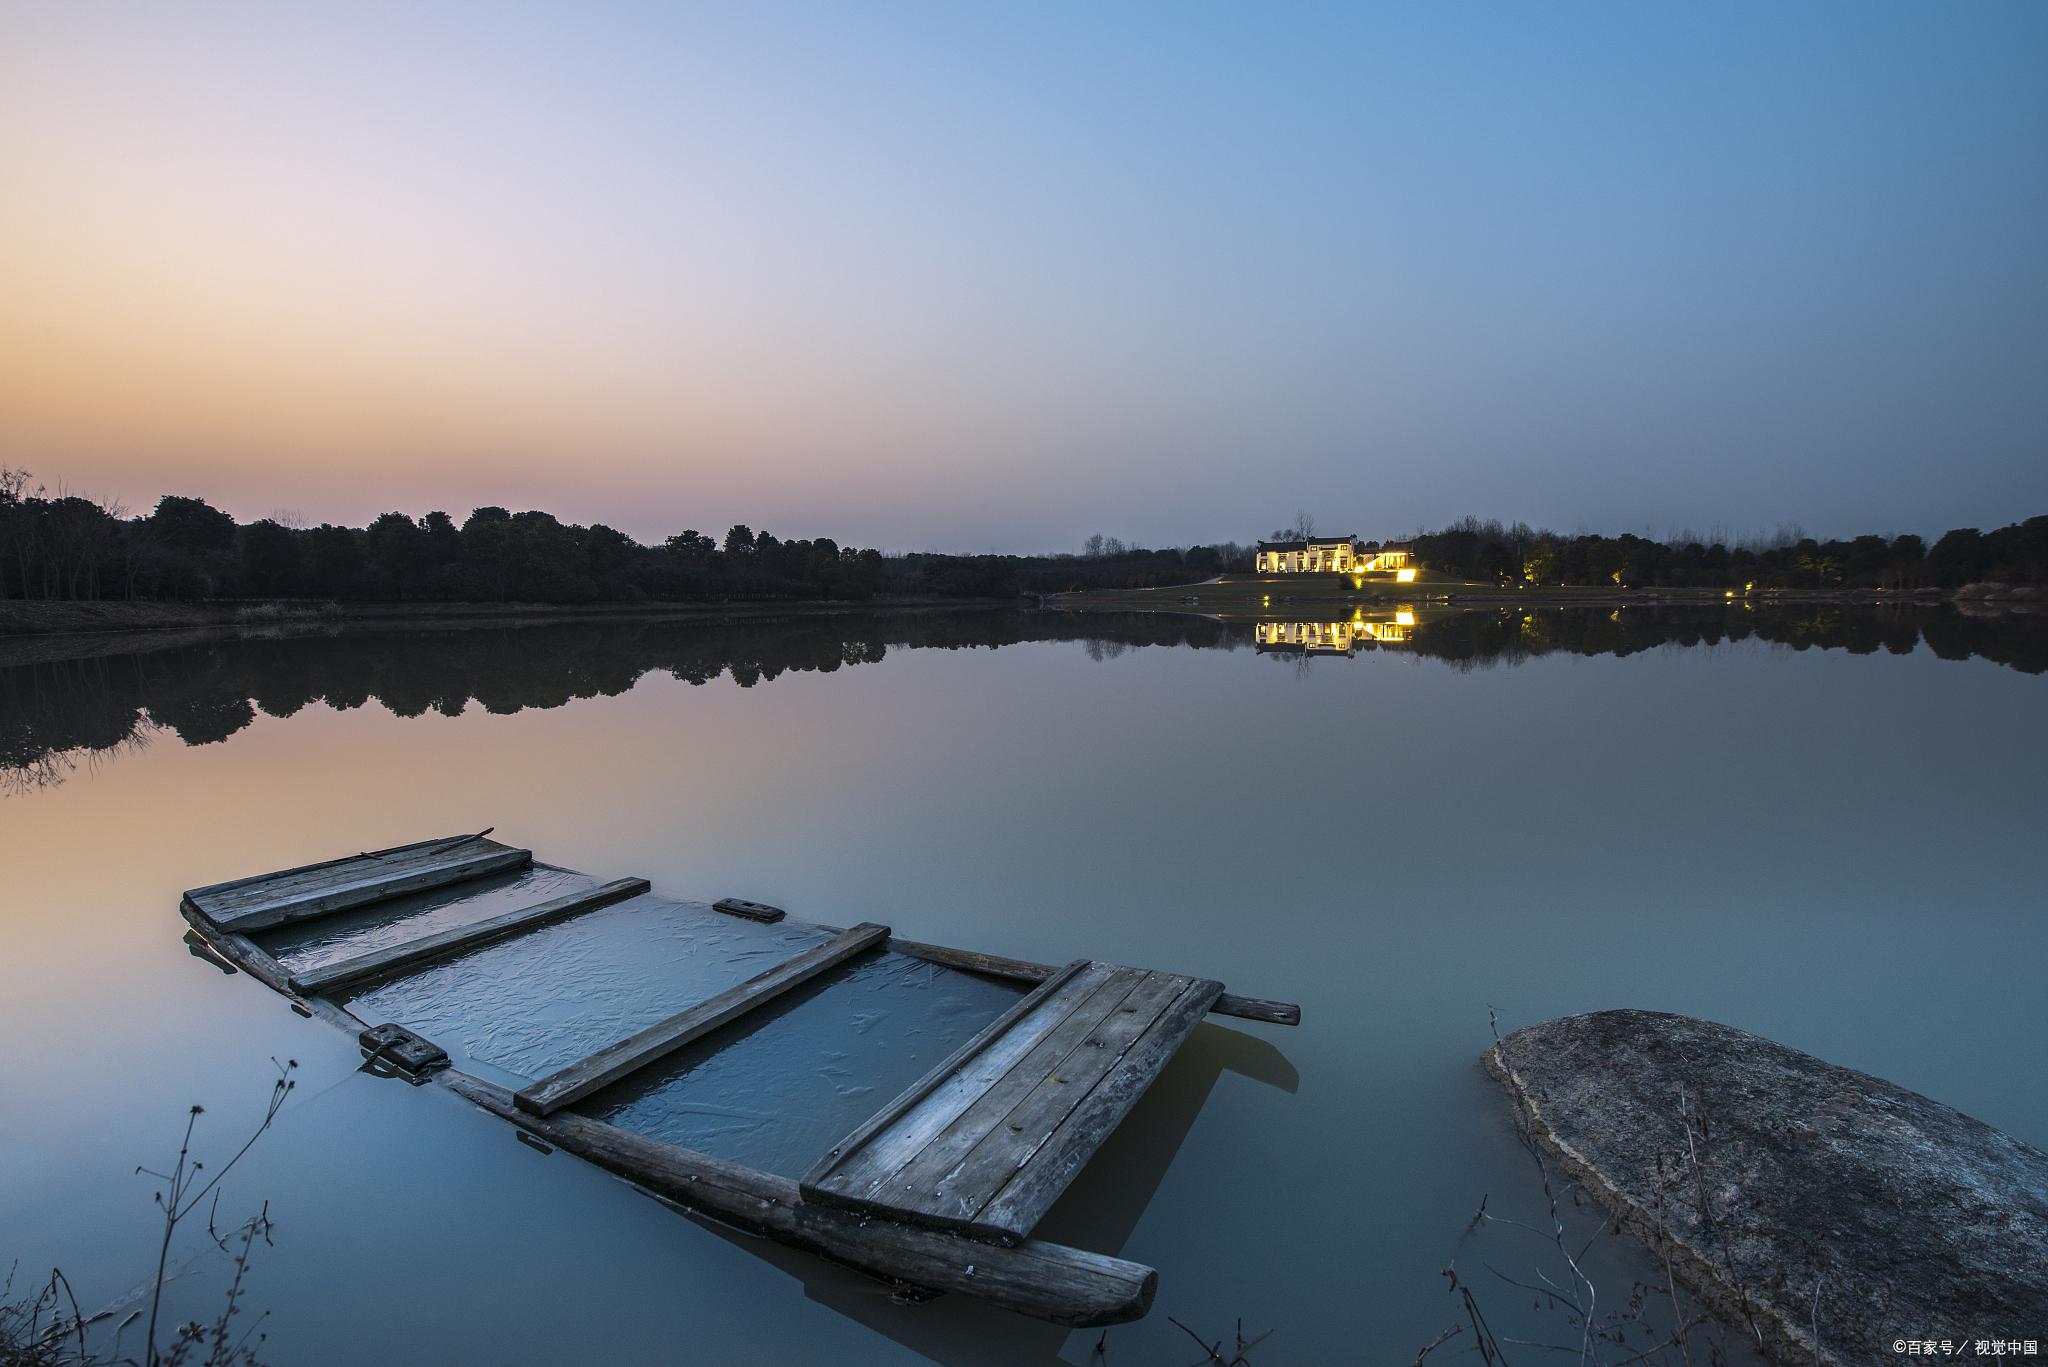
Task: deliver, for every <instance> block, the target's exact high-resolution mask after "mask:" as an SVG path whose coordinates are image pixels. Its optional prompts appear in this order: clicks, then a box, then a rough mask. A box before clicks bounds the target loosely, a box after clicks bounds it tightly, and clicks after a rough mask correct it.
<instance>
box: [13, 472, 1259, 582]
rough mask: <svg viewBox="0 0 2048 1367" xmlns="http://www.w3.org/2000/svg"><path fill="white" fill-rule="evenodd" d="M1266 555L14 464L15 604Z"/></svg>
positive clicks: (964, 578) (1014, 578)
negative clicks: (247, 509) (348, 520)
mask: <svg viewBox="0 0 2048 1367" xmlns="http://www.w3.org/2000/svg"><path fill="white" fill-rule="evenodd" d="M1239 563H1241V564H1242V565H1243V566H1245V567H1247V568H1249V566H1250V564H1251V553H1250V551H1249V550H1248V549H1247V548H1244V547H1241V546H1236V545H1223V546H1191V547H1184V548H1178V549H1173V550H1159V551H1148V550H1144V549H1142V548H1139V547H1133V546H1127V545H1125V544H1124V543H1123V542H1121V541H1118V540H1117V539H1116V538H1114V537H1100V536H1097V537H1092V538H1090V542H1089V553H1084V554H1078V555H1047V556H1015V555H939V554H925V553H911V554H907V555H884V554H882V553H881V552H880V551H876V550H863V549H859V548H856V547H854V546H842V545H840V544H839V542H837V541H835V540H833V539H832V538H831V537H825V536H821V537H817V538H815V539H812V540H808V541H806V540H783V539H781V538H779V537H777V536H775V535H774V534H773V533H771V532H768V531H765V530H764V531H759V532H756V531H754V530H753V529H752V528H750V527H747V526H744V525H742V526H735V527H732V528H729V529H728V530H727V531H726V533H725V535H724V536H723V537H722V538H713V537H711V536H707V535H705V534H704V533H702V532H699V531H696V530H695V529H690V530H685V531H682V532H678V533H677V534H676V535H674V536H671V537H669V538H668V539H667V540H666V541H663V542H662V543H661V544H659V545H655V546H649V545H645V544H643V543H641V542H638V541H635V540H634V539H633V538H632V537H630V536H628V535H626V534H625V533H624V532H622V531H619V530H618V529H616V528H614V527H607V526H605V525H603V524H602V523H593V524H592V525H590V526H587V527H584V526H578V525H576V524H573V523H565V522H561V521H559V520H557V519H556V518H555V517H554V516H552V515H551V514H548V513H543V512H523V513H514V512H509V511H507V510H506V509H504V508H478V509H477V510H475V511H474V512H472V513H470V514H469V516H468V517H467V518H465V519H463V520H462V521H461V522H459V523H458V522H457V521H456V520H455V519H454V518H453V517H451V516H450V515H448V514H447V513H444V512H431V513H428V514H427V515H426V516H424V517H420V518H413V517H408V516H407V515H405V514H404V513H385V514H384V515H383V516H382V517H379V518H377V519H376V520H375V521H374V522H372V523H370V525H369V526H367V527H338V526H335V525H333V524H331V523H323V524H321V525H320V526H317V527H302V526H295V525H291V524H290V522H289V520H280V519H278V518H263V519H261V520H258V521H255V522H245V523H238V522H236V521H235V519H234V518H233V517H232V516H230V515H229V514H227V513H225V512H223V511H221V510H220V509H218V508H215V507H213V506H212V505H211V504H209V503H207V502H206V501H205V500H203V499H197V498H186V497H182V496H179V495H176V494H166V495H165V496H164V497H162V498H160V499H158V500H157V504H156V507H155V508H154V509H152V510H151V511H150V512H149V513H148V514H147V515H146V516H141V517H133V516H129V515H128V514H127V512H126V510H124V509H123V508H122V507H120V506H119V505H118V504H109V503H106V502H103V501H100V500H95V499H89V498H81V497H78V496H77V495H66V494H57V495H51V494H49V493H48V492H47V491H45V490H43V489H42V488H39V487H37V486H35V485H34V484H32V483H31V476H29V475H28V474H27V472H25V471H20V470H13V469H9V468H8V467H6V466H0V598H43V599H180V600H187V601H195V600H203V599H221V598H226V599H245V598H320V599H337V600H350V599H354V600H365V599H367V600H377V601H390V602H398V601H435V600H439V601H463V602H519V603H634V602H647V601H662V602H717V601H722V600H742V599H745V600H777V599H786V600H797V599H841V600H846V601H852V602H860V601H865V600H867V599H870V598H873V597H875V596H877V595H929V596H937V597H946V598H1015V597H1018V596H1019V595H1021V594H1027V593H1056V592H1064V591H1068V590H1073V589H1093V588H1150V587H1155V586H1158V585H1164V584H1182V583H1187V582H1189V581H1191V580H1199V579H1206V578H1208V577H1209V576H1211V575H1214V574H1217V573H1219V572H1221V571H1223V570H1225V569H1227V568H1230V567H1232V566H1233V565H1235V564H1239Z"/></svg>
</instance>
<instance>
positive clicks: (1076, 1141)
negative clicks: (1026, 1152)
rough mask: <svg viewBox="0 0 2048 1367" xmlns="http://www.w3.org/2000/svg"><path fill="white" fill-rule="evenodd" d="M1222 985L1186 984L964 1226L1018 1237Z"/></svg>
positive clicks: (1149, 1081) (1210, 1005) (1129, 1104)
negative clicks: (987, 1202) (1078, 1103)
mask: <svg viewBox="0 0 2048 1367" xmlns="http://www.w3.org/2000/svg"><path fill="white" fill-rule="evenodd" d="M1222 991H1223V984H1221V983H1219V982H1214V981H1211V980H1208V979H1200V980H1197V981H1195V982H1192V983H1189V984H1188V986H1187V987H1186V988H1185V989H1183V990H1182V992H1181V994H1180V996H1179V997H1178V998H1177V999H1176V1000H1175V1001H1174V1002H1173V1004H1172V1005H1170V1006H1169V1007H1167V1009H1166V1011H1165V1012H1164V1013H1163V1014H1162V1015H1161V1016H1160V1017H1159V1019H1158V1020H1156V1021H1155V1022H1154V1023H1153V1024H1152V1027H1151V1028H1150V1029H1149V1030H1147V1031H1146V1032H1145V1033H1144V1035H1143V1037H1142V1038H1140V1039H1139V1040H1138V1042H1137V1043H1136V1044H1134V1045H1133V1046H1132V1047H1131V1048H1130V1050H1129V1051H1128V1052H1127V1053H1126V1054H1125V1055H1124V1056H1123V1058H1122V1059H1121V1060H1120V1061H1119V1062H1118V1063H1117V1066H1116V1067H1115V1068H1114V1069H1113V1070H1111V1071H1110V1073H1109V1074H1108V1075H1107V1076H1106V1077H1105V1078H1104V1079H1103V1080H1102V1081H1101V1082H1100V1083H1099V1084H1098V1085H1097V1086H1096V1087H1095V1089H1094V1090H1093V1091H1092V1092H1090V1093H1089V1095H1088V1099H1087V1101H1086V1103H1085V1104H1084V1105H1082V1106H1081V1107H1080V1108H1078V1109H1077V1110H1076V1111H1075V1113H1074V1114H1073V1115H1072V1116H1071V1117H1070V1118H1069V1119H1068V1121H1067V1122H1066V1123H1065V1124H1063V1125H1061V1126H1059V1127H1058V1128H1057V1129H1056V1130H1054V1131H1053V1132H1052V1133H1051V1134H1050V1135H1049V1136H1047V1138H1046V1139H1045V1141H1044V1142H1043V1143H1042V1144H1041V1145H1040V1147H1039V1148H1038V1150H1037V1151H1036V1152H1034V1153H1033V1154H1032V1155H1031V1156H1030V1161H1029V1162H1027V1163H1025V1164H1024V1165H1023V1166H1021V1167H1020V1168H1019V1169H1018V1170H1017V1172H1016V1174H1015V1176H1013V1177H1012V1178H1011V1179H1010V1181H1009V1183H1008V1184H1007V1185H1005V1186H1004V1188H1003V1189H1002V1191H1001V1192H999V1193H998V1194H997V1195H996V1197H995V1199H994V1200H993V1201H991V1202H989V1204H988V1205H986V1206H984V1207H983V1208H982V1210H981V1213H980V1214H979V1215H978V1216H976V1217H975V1220H974V1223H973V1225H972V1226H971V1228H973V1229H974V1230H975V1231H976V1232H978V1233H982V1234H987V1235H993V1236H996V1237H1003V1236H1009V1237H1014V1238H1022V1237H1023V1236H1024V1235H1025V1234H1027V1233H1029V1232H1030V1230H1031V1228H1032V1227H1033V1226H1034V1225H1036V1224H1037V1223H1038V1221H1039V1219H1040V1218H1041V1217H1042V1216H1043V1215H1044V1214H1045V1212H1046V1211H1047V1210H1049V1209H1051V1207H1052V1203H1053V1202H1054V1201H1056V1200H1058V1199H1059V1195H1060V1193H1061V1192H1063V1191H1065V1190H1066V1189H1067V1187H1068V1185H1069V1184H1070V1183H1072V1182H1073V1180H1074V1176H1075V1174H1077V1173H1078V1172H1080V1170H1081V1167H1082V1165H1083V1164H1085V1163H1087V1161H1088V1160H1089V1159H1090V1158H1091V1157H1093V1156H1094V1154H1095V1151H1096V1150H1097V1149H1099V1148H1101V1147H1102V1142H1103V1141H1104V1140H1105V1139H1107V1138H1109V1135H1110V1132H1111V1131H1112V1130H1114V1129H1115V1128H1116V1127H1117V1126H1118V1125H1120V1124H1121V1123H1123V1118H1124V1117H1125V1116H1126V1115H1129V1114H1130V1111H1131V1107H1132V1106H1134V1105H1136V1104H1137V1101H1138V1098H1139V1097H1140V1096H1142V1095H1144V1092H1145V1089H1146V1088H1147V1087H1150V1086H1151V1085H1152V1081H1153V1079H1155V1078H1157V1077H1158V1076H1159V1074H1160V1072H1161V1071H1162V1070H1163V1069H1164V1068H1165V1067H1166V1065H1167V1063H1168V1062H1170V1061H1171V1060H1172V1058H1173V1056H1174V1055H1175V1054H1176V1053H1178V1052H1179V1050H1180V1047H1181V1045H1182V1044H1184V1043H1186V1042H1187V1037H1188V1036H1189V1035H1190V1034H1191V1033H1193V1031H1194V1028H1195V1027H1196V1026H1197V1025H1199V1024H1201V1022H1202V1017H1203V1016H1205V1015H1207V1014H1208V1012H1209V1011H1210V1010H1211V1009H1212V1008H1213V1007H1214V1006H1215V1003H1216V998H1217V997H1218V996H1220V995H1221V994H1222Z"/></svg>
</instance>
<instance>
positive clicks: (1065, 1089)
mask: <svg viewBox="0 0 2048 1367" xmlns="http://www.w3.org/2000/svg"><path fill="white" fill-rule="evenodd" d="M1187 987H1188V979H1186V978H1180V977H1174V976H1170V975H1168V974H1163V973H1147V974H1144V975H1143V977H1142V979H1141V981H1140V982H1139V983H1138V985H1137V986H1136V987H1134V988H1133V989H1132V990H1131V992H1130V994H1129V995H1128V996H1127V997H1126V998H1125V999H1124V1000H1123V1002H1122V1003H1121V1004H1120V1005H1119V1006H1118V1007H1117V1009H1116V1010H1114V1011H1112V1012H1110V1013H1109V1015H1108V1016H1107V1017H1106V1018H1105V1019H1104V1020H1103V1021H1101V1022H1100V1023H1099V1024H1098V1025H1097V1026H1096V1027H1095V1028H1094V1029H1093V1030H1091V1031H1089V1032H1088V1035H1087V1037H1086V1038H1085V1039H1084V1040H1082V1041H1081V1042H1080V1043H1079V1044H1077V1045H1076V1046H1075V1047H1074V1048H1073V1049H1072V1050H1071V1051H1070V1052H1069V1053H1068V1054H1067V1055H1066V1057H1064V1058H1063V1059H1061V1060H1060V1061H1059V1062H1058V1064H1057V1065H1056V1066H1054V1067H1052V1068H1050V1069H1048V1070H1047V1071H1046V1072H1045V1073H1043V1074H1041V1075H1040V1076H1039V1078H1038V1079H1037V1081H1036V1083H1035V1085H1034V1086H1033V1087H1032V1088H1031V1090H1030V1091H1029V1092H1028V1093H1027V1094H1026V1095H1025V1096H1024V1098H1023V1100H1021V1101H1019V1102H1017V1104H1016V1105H1015V1106H1013V1107H1012V1108H1011V1109H1010V1111H1009V1113H1008V1114H1007V1115H1006V1116H1004V1117H1003V1122H1002V1123H1001V1124H999V1125H996V1126H995V1127H993V1128H992V1129H990V1130H989V1131H988V1133H987V1134H985V1135H984V1136H983V1137H982V1138H981V1140H980V1141H979V1142H978V1143H976V1144H975V1145H974V1146H973V1148H971V1149H970V1150H969V1151H968V1152H967V1154H966V1156H965V1157H963V1158H961V1159H960V1160H959V1162H958V1163H956V1164H955V1165H954V1167H953V1169H952V1171H950V1172H949V1173H947V1174H946V1175H945V1177H944V1178H943V1179H942V1180H941V1181H940V1182H939V1183H937V1184H936V1185H933V1186H928V1187H925V1188H924V1189H922V1190H917V1191H898V1190H893V1189H892V1190H891V1191H890V1193H889V1196H890V1198H891V1199H890V1202H889V1204H890V1205H891V1206H894V1207H897V1208H899V1209H901V1210H902V1211H903V1212H904V1214H905V1215H906V1216H910V1215H915V1216H917V1217H921V1218H928V1219H933V1220H939V1221H944V1222H957V1223H960V1224H974V1225H976V1226H977V1232H981V1231H980V1229H979V1225H980V1223H981V1222H980V1216H981V1214H982V1208H983V1207H984V1206H986V1205H987V1204H988V1203H989V1202H990V1201H991V1200H992V1199H994V1197H995V1195H996V1193H998V1192H1000V1191H1001V1190H1002V1189H1003V1188H1004V1186H1005V1185H1007V1184H1008V1182H1009V1181H1010V1179H1011V1178H1012V1177H1014V1176H1015V1175H1016V1173H1017V1170H1018V1169H1020V1168H1022V1167H1023V1166H1024V1165H1025V1164H1027V1163H1029V1162H1030V1161H1031V1157H1032V1155H1033V1154H1035V1153H1036V1152H1038V1150H1039V1148H1040V1147H1041V1146H1043V1145H1044V1143H1045V1142H1046V1140H1047V1139H1048V1138H1049V1137H1050V1136H1051V1135H1052V1134H1053V1133H1054V1132H1055V1131H1057V1130H1058V1129H1059V1127H1060V1126H1061V1125H1063V1124H1065V1123H1066V1122H1067V1120H1068V1118H1069V1117H1070V1116H1072V1115H1073V1114H1074V1112H1075V1111H1076V1110H1078V1109H1079V1108H1080V1107H1081V1105H1082V1104H1083V1103H1084V1102H1086V1101H1087V1099H1088V1096H1089V1093H1090V1092H1091V1091H1093V1090H1094V1087H1095V1084H1096V1083H1098V1082H1100V1081H1101V1080H1102V1079H1103V1078H1104V1077H1106V1076H1107V1075H1108V1074H1109V1072H1110V1070H1111V1069H1113V1068H1115V1067H1116V1066H1117V1064H1118V1063H1119V1062H1120V1061H1121V1060H1122V1058H1123V1055H1124V1052H1125V1051H1126V1050H1127V1049H1129V1048H1130V1047H1131V1046H1132V1045H1134V1044H1136V1043H1137V1042H1138V1040H1139V1039H1141V1038H1142V1037H1143V1036H1144V1034H1145V1032H1146V1031H1147V1030H1149V1029H1150V1028H1151V1026H1152V1023H1153V1022H1154V1021H1156V1020H1157V1019H1159V1017H1160V1015H1161V1013H1163V1012H1164V1011H1165V1010H1166V1008H1167V1007H1169V1006H1171V1005H1172V1004H1173V1003H1174V1002H1175V1001H1176V1000H1177V999H1178V998H1179V997H1180V995H1181V994H1182V993H1183V992H1185V991H1186V990H1187ZM1027 1231H1028V1227H1027V1229H1010V1228H1007V1227H1003V1226H1000V1225H998V1226H997V1227H995V1228H994V1229H993V1230H990V1231H989V1233H991V1234H993V1235H995V1236H998V1237H1004V1238H1017V1237H1021V1236H1022V1235H1023V1234H1024V1233H1026V1232H1027Z"/></svg>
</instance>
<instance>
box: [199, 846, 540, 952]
mask: <svg viewBox="0 0 2048 1367" xmlns="http://www.w3.org/2000/svg"><path fill="white" fill-rule="evenodd" d="M532 862H533V851H532V850H507V849H497V850H487V851H485V852H484V853H482V854H471V855H463V856H460V857H458V858H453V859H446V860H441V861H438V862H434V863H428V864H421V865H409V866H408V867H406V868H404V869H402V870H399V871H397V872H394V873H382V874H373V875H371V876H370V877H367V878H354V879H351V880H349V881H348V882H345V883H336V884H329V885H325V886H321V887H315V888H312V889H309V890H307V891H305V892H301V893H297V894H295V895H292V896H289V897H284V898H280V899H279V900H277V901H273V902H260V903H258V904H257V905H255V906H253V907H250V908H249V909H248V910H246V911H239V912H234V913H231V914H229V915H227V916H225V917H224V918H222V919H221V920H220V921H219V922H218V923H217V924H218V925H219V926H220V928H221V929H223V930H232V931H235V932H237V933H240V934H247V933H248V932H249V931H252V930H268V929H269V928H271V927H272V926H282V925H289V924H291V923H293V922H296V921H310V920H312V919H313V918H314V917H316V916H332V915H334V914H335V913H336V912H339V911H354V910H355V909H356V908H358V907H367V906H372V905H374V904H375V903H378V902H385V901H389V900H390V899H392V898H394V897H403V896H405V895H406V894H407V893H412V892H426V891H428V890H430V889H432V888H440V887H446V886H448V885H449V884H450V883H466V882H468V881H470V880H471V879H473V878H484V877H488V876H489V875H491V874H494V873H508V872H510V871H512V870H513V869H522V868H525V867H526V866H527V865H529V864H531V863H532Z"/></svg>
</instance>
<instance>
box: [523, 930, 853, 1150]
mask: <svg viewBox="0 0 2048 1367" xmlns="http://www.w3.org/2000/svg"><path fill="white" fill-rule="evenodd" d="M888 938H889V927H887V926H878V925H875V924H873V923H872V922H863V923H862V924H860V925H857V926H855V927H854V928H853V929H851V930H846V931H841V932H840V933H839V934H838V935H835V936H833V937H832V938H831V939H830V940H827V941H826V942H825V943H824V944H821V945H815V946H813V947H812V948H810V949H807V950H805V951H804V952H803V953H801V954H799V955H797V956H796V957H795V958H793V959H787V960H784V961H783V962H782V963H780V964H777V965H776V966H775V967H774V968H771V969H769V970H768V971H767V972H765V973H757V974H755V975H754V976H753V977H751V978H749V979H747V980H746V981H745V982H743V983H741V984H740V985H739V986H738V987H734V988H730V989H728V990H727V991H724V992H721V993H719V994H718V995H717V996H715V997H712V998H710V999H709V1000H707V1001H702V1002H699V1003H697V1005H695V1006H693V1007H691V1008H690V1009H689V1010H687V1011H680V1012H678V1013H676V1014H675V1015H673V1016H670V1017H669V1018H668V1019H667V1020H665V1021H660V1022H658V1023H656V1024H654V1025H650V1026H648V1027H647V1028H646V1029H645V1030H642V1031H641V1032H640V1033H639V1034H637V1035H631V1036H628V1037H627V1038H625V1039H622V1040H620V1041H619V1042H618V1043H617V1044H614V1045H610V1046H608V1047H606V1048H604V1049H600V1050H598V1051H597V1052H596V1053H594V1054H592V1055H590V1056H589V1057H588V1058H585V1059H581V1060H579V1061H577V1062H575V1063H572V1064H570V1065H569V1066H568V1067H566V1068H563V1069H561V1070H560V1071H559V1072H555V1073H550V1074H549V1075H548V1076H546V1077H544V1078H542V1079H540V1080H539V1081H538V1082H535V1083H533V1084H531V1085H529V1086H527V1087H526V1088H524V1089H522V1090H521V1091H520V1092H518V1093H517V1094H516V1095H515V1096H514V1098H513V1100H514V1101H515V1102H516V1103H517V1105H518V1107H519V1109H520V1110H522V1111H525V1112H527V1113H528V1114H530V1115H552V1114H554V1113H555V1112H556V1111H559V1110H561V1109H562V1108H563V1107H564V1106H568V1105H571V1104H573V1103H575V1102H577V1101H581V1100H582V1099H583V1098H584V1097H586V1096H589V1095H590V1094H591V1093H592V1092H595V1091H597V1090H598V1089H599V1088H601V1087H608V1086H610V1085H611V1084H612V1083H614V1082H617V1081H618V1080H619V1079H620V1078H622V1077H625V1076H626V1075H627V1074H628V1073H632V1072H636V1071H638V1070H639V1069H641V1068H645V1067H646V1066H647V1065H648V1064H650V1063H653V1062H654V1061H655V1060H656V1059H659V1058H662V1057H664V1056H665V1055H668V1054H671V1053H674V1052H675V1051H676V1050H678V1049H680V1048H682V1047H683V1046H684V1045H685V1044H688V1043H689V1042H690V1041H691V1040H693V1039H696V1038H698V1037H699V1036H701V1035H707V1034H709V1033H711V1032H712V1031H713V1030H716V1029H717V1028H718V1027H719V1026H721V1025H724V1024H725V1023H726V1022H727V1021H730V1020H733V1019H735V1018H736V1017H738V1016H742V1015H744V1014H746V1013H747V1012H749V1011H752V1010H753V1009H754V1008H755V1007H757V1006H760V1005H762V1004H763V1003H766V1002H768V1001H772V1000H773V999H774V998H776V997H779V996H781V995H782V994H783V993H785V992H787V991H789V989H791V988H792V987H796V986H798V985H799V984H801V983H805V982H809V981H810V980H811V979H812V978H815V977H817V976H818V975H819V974H820V973H823V972H824V971H825V970H827V969H829V968H832V967H834V966H835V965H838V964H841V963H844V962H845V961H846V960H848V959H850V958H852V957H853V956H854V955H856V954H859V953H860V952H861V951H863V950H866V949H870V948H873V947H874V946H877V945H879V944H881V943H882V942H883V941H885V940H887V939H888Z"/></svg>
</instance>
